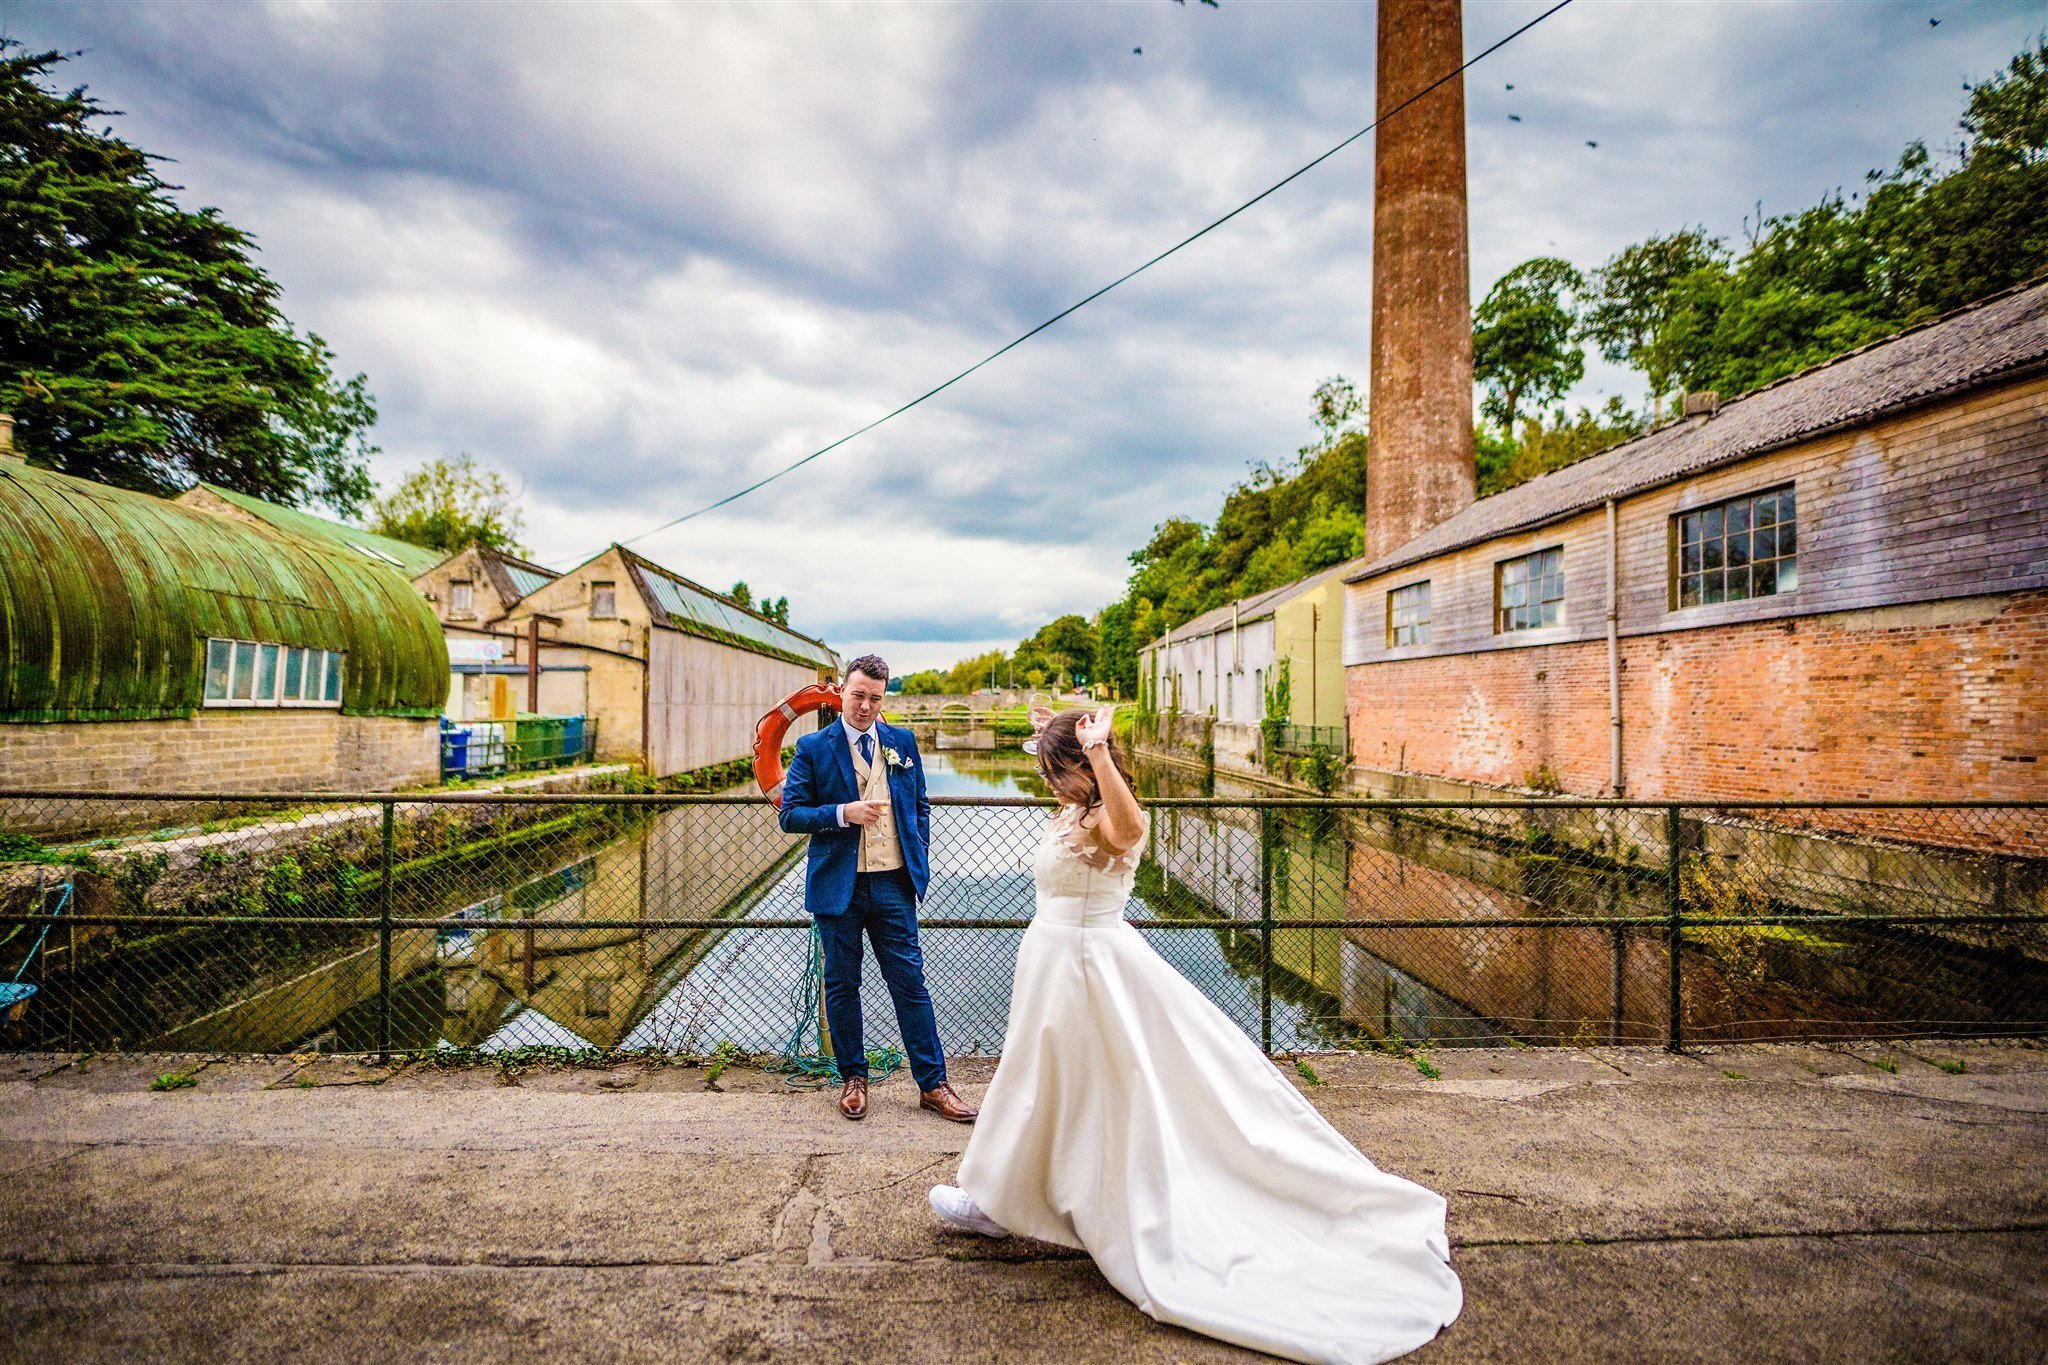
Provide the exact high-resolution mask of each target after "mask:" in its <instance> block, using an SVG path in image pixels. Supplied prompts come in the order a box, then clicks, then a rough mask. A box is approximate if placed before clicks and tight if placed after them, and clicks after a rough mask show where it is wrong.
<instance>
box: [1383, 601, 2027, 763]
mask: <svg viewBox="0 0 2048 1365" xmlns="http://www.w3.org/2000/svg"><path fill="white" fill-rule="evenodd" d="M1621 653H1622V661H1623V671H1622V715H1623V736H1624V741H1623V771H1624V775H1625V777H1626V780H1627V785H1628V794H1629V795H1630V796H1635V797H1644V798H1651V799H1660V798H1666V797H1670V798H1679V799H1691V800H1714V799H1721V800H1739V799H1744V798H1749V797H1757V798H1798V797H1804V798H1815V799H1857V798H1870V797H1875V798H1889V799H1911V800H1935V799H1943V798H1959V797H1971V798H1987V799H2000V800H2018V799H2030V798H2036V799H2037V798H2042V797H2048V772H2044V770H2048V593H2040V592H2034V593H2022V594H2018V595H2015V596H2013V597H2010V598H2004V599H1971V600H1968V601H1964V602H1948V603H1934V604H1928V605H1925V606H1918V607H1896V608H1884V609H1879V610H1875V611H1862V612H1841V613H1836V614H1833V615H1822V616H1809V617H1801V618H1797V619H1789V620H1780V621H1767V622H1754V623H1738V624H1729V625H1719V626H1711V627H1706V628H1702V629H1697V630H1682V631H1670V632H1665V633H1662V634H1656V635H1643V636H1636V637H1632V638H1627V639H1624V640H1623V641H1622V642H1621ZM1346 683H1347V690H1348V692H1349V701H1350V710H1351V737H1352V760H1353V762H1355V763H1357V764H1359V765H1361V766H1364V767H1368V768H1377V769H1382V770H1386V771H1394V772H1415V773H1427V774H1431V775H1434V776H1439V777H1447V778H1454V779H1458V780H1461V781H1468V782H1479V783H1486V784H1490V785H1497V786H1521V785H1523V784H1524V782H1525V779H1526V778H1527V776H1528V775H1529V774H1531V773H1532V772H1534V771H1535V770H1536V769H1537V768H1538V767H1539V766H1540V765H1542V764H1545V763H1547V764H1548V765H1549V766H1550V767H1551V768H1552V769H1553V770H1554V771H1555V772H1556V774H1557V776H1558V778H1559V779H1560V780H1561V781H1562V783H1563V785H1564V788H1565V790H1566V791H1567V792H1570V793H1572V794H1574V795H1583V796H1596V795H1601V794H1604V793H1605V792H1606V791H1607V789H1608V773H1609V725H1608V704H1607V646H1606V643H1605V641H1588V642H1573V643H1564V644H1555V645H1545V646H1538V647H1534V648H1528V649H1504V650H1491V651H1487V652H1484V653H1475V654H1463V655H1447V656H1440V657H1437V658H1424V659H1409V660H1389V661H1386V662H1382V663H1372V664H1359V665H1354V666H1353V667H1351V668H1350V669H1348V670H1346Z"/></svg>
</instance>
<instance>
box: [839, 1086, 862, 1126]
mask: <svg viewBox="0 0 2048 1365" xmlns="http://www.w3.org/2000/svg"><path fill="white" fill-rule="evenodd" d="M839 1112H840V1113H842V1114H844V1115H846V1117H848V1118H850V1119H864V1118H866V1117H867V1116H868V1078H867V1077H865V1076H848V1077H847V1078H846V1088H845V1089H844V1090H842V1091H840V1092H839Z"/></svg>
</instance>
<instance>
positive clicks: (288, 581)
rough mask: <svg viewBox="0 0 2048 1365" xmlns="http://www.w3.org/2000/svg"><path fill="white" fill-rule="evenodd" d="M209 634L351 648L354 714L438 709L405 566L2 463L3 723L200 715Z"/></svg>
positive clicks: (441, 669) (443, 680)
mask: <svg viewBox="0 0 2048 1365" xmlns="http://www.w3.org/2000/svg"><path fill="white" fill-rule="evenodd" d="M209 637H221V638H228V639H239V640H256V641H262V642H275V643H277V644H284V645H300V646H306V647H315V648H320V649H334V650H340V651H342V652H344V653H345V654H346V655H347V656H348V661H347V664H346V666H345V668H344V670H343V673H342V679H343V685H342V695H341V709H342V711H343V712H344V713H346V714H349V715H378V716H419V717H425V716H435V715H438V714H440V711H441V706H442V703H443V702H444V701H445V700H446V698H447V695H448V647H447V645H446V643H445V642H444V640H443V638H442V632H441V625H440V622H438V621H437V620H436V619H435V618H434V613H433V609H432V608H430V607H429V606H428V605H427V603H426V601H425V600H424V599H422V598H421V597H420V595H419V594H418V593H416V592H414V591H413V589H412V585H411V584H410V583H409V582H407V581H406V579H405V578H404V577H403V576H402V574H401V573H400V571H399V570H397V569H394V568H390V567H386V566H384V565H381V564H379V563H377V562H375V561H373V560H371V559H369V558H367V557H365V556H363V555H360V554H357V553H354V552H353V551H350V550H346V549H343V548H341V547H339V546H336V545H333V544H332V543H331V542H328V541H325V540H310V539H306V538H303V537H300V536H295V535H291V534H287V533H285V532H283V531H279V530H276V529H274V528H273V527H272V526H269V525H262V526H258V525H253V524H250V523H248V522H243V521H238V520H235V519H233V518H229V517H222V516H215V515H212V514H210V513H207V512H203V511H196V510H194V509H192V508H188V507H182V506H179V505H178V504H176V503H173V502H166V501H164V500H163V499H161V498H153V497H150V496H149V495H147V494H145V493H131V492H128V491H126V490H123V489H118V488H110V487H108V486H106V485H104V484H97V483H92V482H89V481H87V480H85V479H75V478H71V477H69V476H68V475H63V474H58V473H55V472H53V471H50V470H47V469H32V468H29V467H27V466H24V465H20V464H4V465H0V721H65V720H152V719H161V718H166V717H176V716H189V715H192V714H193V713H194V712H196V711H198V710H199V708H200V701H201V694H202V689H203V686H204V679H205V664H206V641H207V639H208V638H209Z"/></svg>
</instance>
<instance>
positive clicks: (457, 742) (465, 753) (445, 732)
mask: <svg viewBox="0 0 2048 1365" xmlns="http://www.w3.org/2000/svg"><path fill="white" fill-rule="evenodd" d="M468 767H469V731H467V730H458V729H456V728H455V727H453V726H450V725H444V726H442V727H441V776H443V777H460V776H461V775H462V773H463V771H464V770H465V769H467V768H468Z"/></svg>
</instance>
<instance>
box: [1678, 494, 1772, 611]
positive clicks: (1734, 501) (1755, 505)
mask: <svg viewBox="0 0 2048 1365" xmlns="http://www.w3.org/2000/svg"><path fill="white" fill-rule="evenodd" d="M1798 510H1799V509H1798V507H1797V505H1796V504H1795V502H1794V501H1793V497H1792V485H1790V484H1786V485H1785V486H1784V487H1783V488H1773V489H1770V490H1768V491H1766V492H1762V493H1745V494H1744V495H1743V496H1741V497H1739V498H1730V499H1728V500H1727V501H1726V502H1717V503H1715V504H1714V505H1713V506H1712V507H1702V508H1700V509H1699V510H1698V511H1696V512H1683V513H1680V514H1679V515H1678V516H1676V517H1674V518H1672V520H1673V521H1675V522H1676V523H1677V529H1676V532H1675V534H1674V535H1673V536H1672V546H1671V549H1672V555H1671V605H1672V606H1673V607H1674V608H1677V607H1700V606H1711V605H1712V604H1713V603H1716V602H1742V601H1746V600H1748V599H1749V598H1752V597H1770V596H1772V595H1773V594H1776V593H1781V592H1790V591H1792V590H1793V589H1794V588H1796V587H1798V586H1799V534H1798V528H1797V525H1796V523H1797V521H1798Z"/></svg>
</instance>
